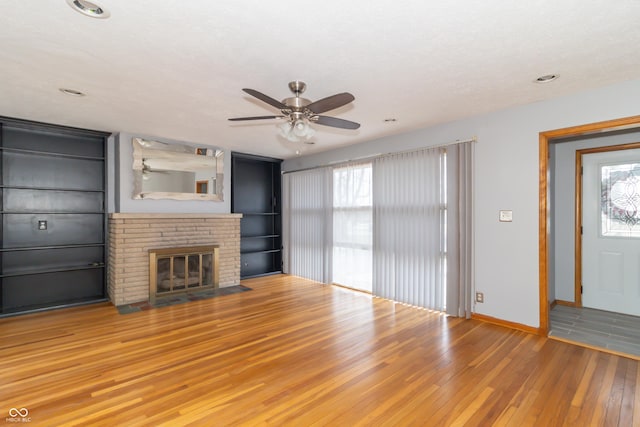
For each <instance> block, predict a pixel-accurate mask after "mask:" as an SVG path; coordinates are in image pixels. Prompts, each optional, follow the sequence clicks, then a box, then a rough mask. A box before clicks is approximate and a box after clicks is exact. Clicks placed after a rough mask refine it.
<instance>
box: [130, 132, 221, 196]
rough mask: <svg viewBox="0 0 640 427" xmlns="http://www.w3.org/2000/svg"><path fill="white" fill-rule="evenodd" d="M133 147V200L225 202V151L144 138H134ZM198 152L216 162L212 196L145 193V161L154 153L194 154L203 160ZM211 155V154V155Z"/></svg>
mask: <svg viewBox="0 0 640 427" xmlns="http://www.w3.org/2000/svg"><path fill="white" fill-rule="evenodd" d="M131 142H132V145H133V198H134V199H152V200H158V199H173V200H206V201H214V202H221V201H223V178H224V173H223V172H224V151H223V150H221V149H219V148H216V147H211V146H207V147H202V146H196V145H190V144H179V143H168V142H160V141H151V140H148V139H144V138H139V137H134V138H132V141H131ZM198 150H205V152H207V154H206V156H207V157H212V158H213V159H215V160H216V166H215V170H214V171H213V172H214V173H215V175H213V176H215V188H214V189H213V193H212V194H201V193H196V192H195V185H196V184H195V183H194V192H193V193H177V192H162V191H153V192H145V191H143V188H142V182H143V168H144V165H143V159H145V158H152V157H150V156H152V155H153V151H163V152H167V153H171V152H175V153H180V155H184V154H192V155H193V156H194V159H201V158H202V157H204V156H205V155H203V154H196V153H197V152H198ZM209 153H211V154H209Z"/></svg>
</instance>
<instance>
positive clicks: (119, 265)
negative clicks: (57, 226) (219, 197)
mask: <svg viewBox="0 0 640 427" xmlns="http://www.w3.org/2000/svg"><path fill="white" fill-rule="evenodd" d="M241 218H242V215H241V214H144V213H114V214H110V215H109V273H108V275H109V277H108V284H109V285H108V293H109V298H110V299H111V302H112V303H113V304H114V305H123V304H131V303H134V302H138V301H147V300H148V299H149V252H148V251H149V249H160V248H170V247H183V246H205V245H220V254H219V255H220V257H219V261H220V263H219V266H218V267H219V269H220V270H219V275H220V287H221V288H223V287H227V286H233V285H238V284H240V219H241Z"/></svg>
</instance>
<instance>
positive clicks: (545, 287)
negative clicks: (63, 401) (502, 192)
mask: <svg viewBox="0 0 640 427" xmlns="http://www.w3.org/2000/svg"><path fill="white" fill-rule="evenodd" d="M633 128H640V116H632V117H626V118H622V119H616V120H607V121H604V122H597V123H590V124H586V125H580V126H572V127H568V128H562V129H555V130H550V131H545V132H540V134H539V156H540V163H539V201H540V202H539V223H538V244H539V248H538V250H539V253H538V257H539V263H538V275H539V282H540V283H539V294H538V295H539V301H538V303H539V305H540V327H539V328H538V330H539V332H540V335H543V336H547V335H548V333H549V235H548V233H549V226H548V224H549V220H550V214H549V206H550V205H549V174H550V171H549V144H550V143H552V142H553V140H555V139H560V138H569V137H574V136H584V135H593V134H597V133H605V132H612V131H618V130H623V129H633ZM576 199H577V197H576ZM576 203H577V201H576ZM576 223H577V221H576Z"/></svg>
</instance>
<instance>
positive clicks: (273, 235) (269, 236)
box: [240, 234, 280, 239]
mask: <svg viewBox="0 0 640 427" xmlns="http://www.w3.org/2000/svg"><path fill="white" fill-rule="evenodd" d="M240 237H241V238H242V239H272V238H276V237H280V235H279V234H269V235H266V236H240Z"/></svg>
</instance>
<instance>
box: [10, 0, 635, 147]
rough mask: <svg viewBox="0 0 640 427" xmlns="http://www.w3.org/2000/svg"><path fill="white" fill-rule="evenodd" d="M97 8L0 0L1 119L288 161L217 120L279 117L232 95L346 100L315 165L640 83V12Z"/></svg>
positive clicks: (538, 5) (375, 2)
mask: <svg viewBox="0 0 640 427" xmlns="http://www.w3.org/2000/svg"><path fill="white" fill-rule="evenodd" d="M96 3H97V4H99V5H100V6H101V7H103V8H105V9H107V10H109V11H110V13H111V17H110V18H109V19H106V20H101V19H94V18H89V17H85V16H83V15H81V14H79V13H77V12H75V11H73V10H72V9H71V8H70V7H69V6H68V5H67V3H66V2H65V0H55V1H54V0H48V1H36V2H34V1H3V2H0V115H4V116H10V117H18V118H26V119H31V120H37V121H43V122H48V123H57V124H63V125H70V126H76V127H81V128H89V129H97V130H105V131H111V132H117V131H127V132H132V133H134V134H144V135H153V136H157V137H164V138H171V139H176V140H182V141H188V142H193V143H199V144H211V145H217V146H221V147H224V148H227V149H232V150H235V151H241V152H247V153H254V154H261V155H268V156H273V157H279V158H289V157H293V156H294V155H295V149H296V147H295V146H293V145H294V144H292V143H288V142H285V140H284V139H283V138H282V137H279V136H278V134H277V128H276V124H277V123H278V122H276V121H273V120H270V121H261V122H244V123H237V122H235V123H232V122H229V121H227V118H229V117H237V116H260V115H270V114H278V111H277V110H275V109H273V108H272V107H270V106H268V105H267V104H264V103H262V102H260V101H258V100H256V99H255V98H252V97H251V96H249V95H247V94H245V93H244V92H242V90H241V89H242V88H245V87H246V88H252V89H256V90H258V91H260V92H262V93H265V94H267V95H269V96H271V97H273V98H276V99H278V100H282V99H283V98H286V97H289V96H291V93H290V92H289V89H288V88H287V83H288V82H289V81H292V80H296V79H298V80H303V81H305V82H306V83H307V85H308V87H307V91H306V92H305V94H304V96H305V97H306V98H309V99H311V100H312V101H314V100H317V99H320V98H324V97H326V96H329V95H333V94H335V93H339V92H345V91H346V92H350V93H352V94H353V95H354V96H355V98H356V99H355V101H354V102H353V103H352V104H350V105H348V106H346V107H342V108H340V109H337V110H334V111H331V112H328V113H325V115H329V116H335V117H339V118H342V119H346V120H351V121H356V122H359V123H361V124H362V126H361V128H360V129H358V130H356V131H350V130H339V129H333V128H329V127H325V126H320V125H314V128H315V129H316V131H317V132H316V135H315V136H314V138H313V140H314V141H315V142H316V144H315V145H314V146H311V147H308V148H309V149H310V152H313V151H321V150H327V149H330V148H335V147H338V146H342V145H347V144H354V143H358V142H363V141H368V140H372V139H375V138H379V137H381V136H385V135H391V134H397V133H404V132H408V131H411V130H414V129H418V128H423V127H427V126H431V125H434V124H437V123H442V122H447V121H452V120H455V119H459V118H462V117H468V116H471V115H476V114H480V113H485V112H489V111H495V110H499V109H503V108H506V107H510V106H514V105H521V104H527V103H531V102H535V101H539V100H543V99H547V98H552V97H556V96H560V95H564V94H569V93H572V92H577V91H581V90H585V89H589V88H595V87H598V86H604V85H607V84H611V83H615V82H619V81H625V80H632V79H637V78H640V53H639V52H638V47H639V46H640V24H639V23H640V0H616V1H611V0H591V1H584V0H529V1H526V2H520V1H507V0H484V1H473V0H459V1H442V0H441V1H438V2H436V1H427V0H412V1H398V0H351V1H347V0H340V1H336V0H324V1H317V2H303V1H300V2H292V1H262V0H240V1H225V2H222V1H211V0H188V1H185V0H162V1H160V0H156V1H151V0H138V1H130V0H96ZM549 73H557V74H559V75H560V78H559V79H558V80H557V81H555V82H552V83H548V84H542V85H540V84H534V83H532V81H533V80H534V79H535V78H536V77H538V76H540V75H544V74H549ZM59 88H71V89H75V90H79V91H82V92H85V93H86V94H87V96H85V97H72V96H68V95H64V94H62V93H61V92H60V91H59V90H58V89H59ZM386 118H396V119H397V122H395V123H385V122H384V119H386Z"/></svg>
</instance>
